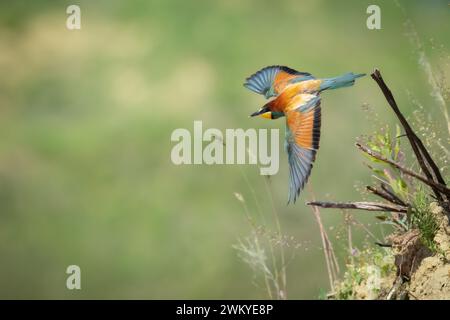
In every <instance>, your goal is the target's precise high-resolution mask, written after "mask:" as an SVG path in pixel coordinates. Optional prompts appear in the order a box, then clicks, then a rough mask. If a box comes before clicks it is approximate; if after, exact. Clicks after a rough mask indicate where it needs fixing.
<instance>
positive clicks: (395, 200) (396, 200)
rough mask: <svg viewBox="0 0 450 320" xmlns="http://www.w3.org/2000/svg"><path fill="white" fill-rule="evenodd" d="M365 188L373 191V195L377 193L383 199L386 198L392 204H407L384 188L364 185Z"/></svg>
mask: <svg viewBox="0 0 450 320" xmlns="http://www.w3.org/2000/svg"><path fill="white" fill-rule="evenodd" d="M366 189H367V190H368V191H369V192H371V193H373V194H374V195H377V196H379V197H381V198H383V199H384V200H387V201H389V202H391V203H393V204H398V205H401V206H405V207H406V206H407V205H406V204H405V203H404V202H403V201H401V200H400V199H399V198H398V197H397V196H395V197H394V196H393V195H392V194H391V193H389V192H387V191H386V190H384V189H383V188H382V189H381V190H380V189H378V188H376V187H372V186H366Z"/></svg>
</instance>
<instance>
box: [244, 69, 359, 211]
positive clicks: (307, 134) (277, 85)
mask: <svg viewBox="0 0 450 320" xmlns="http://www.w3.org/2000/svg"><path fill="white" fill-rule="evenodd" d="M362 76H364V74H353V73H346V74H344V75H342V76H339V77H335V78H326V79H317V78H315V77H314V76H313V75H311V74H310V73H308V72H300V71H296V70H294V69H291V68H288V67H285V66H270V67H266V68H264V69H261V70H259V71H258V72H256V73H255V74H253V75H251V76H250V77H248V78H247V79H246V82H245V83H244V86H245V87H246V88H248V89H250V90H252V91H254V92H256V93H259V94H262V95H264V96H265V97H266V98H267V99H269V98H272V97H274V99H272V100H270V101H269V102H268V103H266V104H265V105H264V106H263V107H262V108H261V109H260V110H258V111H256V112H254V113H252V114H251V116H252V117H254V116H261V117H263V118H266V119H278V118H280V117H284V116H285V117H286V139H285V149H286V152H287V154H288V160H289V197H288V203H290V202H294V203H295V201H296V200H297V198H298V196H299V194H300V191H301V190H302V189H303V187H304V186H305V183H306V182H307V181H308V178H309V175H310V173H311V169H312V167H313V162H314V160H315V158H316V152H317V150H318V149H319V139H320V123H321V120H320V118H321V109H320V103H321V99H320V97H319V94H320V93H321V92H322V91H324V90H327V89H337V88H342V87H349V86H352V85H353V84H354V83H355V79H356V78H359V77H362Z"/></svg>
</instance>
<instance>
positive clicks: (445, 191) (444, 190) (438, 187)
mask: <svg viewBox="0 0 450 320" xmlns="http://www.w3.org/2000/svg"><path fill="white" fill-rule="evenodd" d="M356 146H357V147H358V148H359V149H360V150H361V151H363V152H365V153H367V154H368V155H369V156H371V157H373V158H375V159H378V160H380V161H383V162H386V163H389V164H390V165H392V166H393V167H395V168H397V169H399V170H400V171H402V172H403V173H405V174H407V175H409V176H411V177H414V178H416V179H418V180H420V181H422V182H423V183H425V184H426V185H428V186H430V187H432V188H433V190H434V189H436V190H438V191H440V192H442V193H443V194H445V195H446V196H447V197H450V189H448V188H447V187H446V186H445V185H442V184H440V183H437V182H434V180H429V179H427V178H426V177H423V176H421V175H418V174H417V173H415V172H413V171H411V170H409V169H406V168H405V167H403V166H401V165H400V164H399V163H397V162H395V161H392V160H389V159H386V158H385V157H383V156H382V155H381V154H379V153H378V152H375V151H373V150H371V149H369V148H367V147H365V146H363V145H361V144H360V143H356Z"/></svg>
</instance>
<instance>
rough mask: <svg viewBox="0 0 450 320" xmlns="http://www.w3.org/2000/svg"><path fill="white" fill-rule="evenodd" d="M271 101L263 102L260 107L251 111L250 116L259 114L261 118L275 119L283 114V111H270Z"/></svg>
mask: <svg viewBox="0 0 450 320" xmlns="http://www.w3.org/2000/svg"><path fill="white" fill-rule="evenodd" d="M270 104H271V102H268V103H267V104H265V105H264V106H263V107H262V108H261V109H259V110H258V111H256V112H253V113H252V114H251V115H250V117H255V116H260V117H262V118H266V119H271V120H275V119H278V118H280V117H283V116H284V113H283V112H277V111H272V110H271V107H270Z"/></svg>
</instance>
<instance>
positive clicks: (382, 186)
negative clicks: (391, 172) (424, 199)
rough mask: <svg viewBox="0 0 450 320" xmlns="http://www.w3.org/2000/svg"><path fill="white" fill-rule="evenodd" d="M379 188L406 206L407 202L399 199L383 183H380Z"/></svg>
mask: <svg viewBox="0 0 450 320" xmlns="http://www.w3.org/2000/svg"><path fill="white" fill-rule="evenodd" d="M381 189H382V190H383V191H384V192H386V193H388V194H389V195H390V196H391V197H392V199H395V201H397V204H399V205H401V206H405V207H407V206H408V204H407V203H405V202H404V201H403V200H402V199H400V198H399V197H398V196H397V195H396V194H395V193H394V192H392V191H391V190H390V189H389V188H388V186H387V185H386V184H385V183H381Z"/></svg>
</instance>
